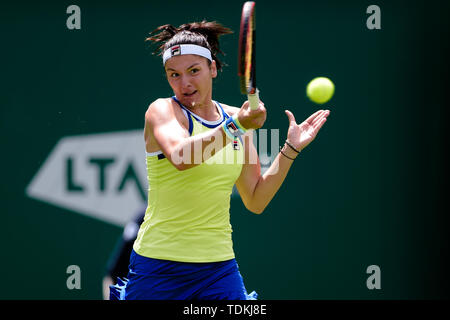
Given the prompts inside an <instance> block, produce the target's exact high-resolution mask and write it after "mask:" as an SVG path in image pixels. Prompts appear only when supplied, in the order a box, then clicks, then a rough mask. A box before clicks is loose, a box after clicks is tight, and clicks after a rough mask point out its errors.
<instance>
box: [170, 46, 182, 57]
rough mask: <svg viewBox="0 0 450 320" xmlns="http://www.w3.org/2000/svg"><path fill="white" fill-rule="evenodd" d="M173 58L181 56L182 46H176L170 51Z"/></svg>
mask: <svg viewBox="0 0 450 320" xmlns="http://www.w3.org/2000/svg"><path fill="white" fill-rule="evenodd" d="M170 53H171V56H172V57H173V56H178V55H180V54H181V47H180V46H174V47H172V48H171V49H170Z"/></svg>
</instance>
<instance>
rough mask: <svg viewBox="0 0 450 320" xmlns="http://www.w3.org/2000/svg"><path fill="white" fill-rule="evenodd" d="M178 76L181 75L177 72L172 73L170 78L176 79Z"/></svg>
mask: <svg viewBox="0 0 450 320" xmlns="http://www.w3.org/2000/svg"><path fill="white" fill-rule="evenodd" d="M178 76H179V74H178V73H176V72H172V73H171V74H170V75H169V77H171V78H176V77H178Z"/></svg>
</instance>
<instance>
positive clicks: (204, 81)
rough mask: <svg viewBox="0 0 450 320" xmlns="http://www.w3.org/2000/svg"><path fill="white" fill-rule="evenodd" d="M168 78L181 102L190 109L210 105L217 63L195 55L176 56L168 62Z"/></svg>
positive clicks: (166, 67) (166, 68)
mask: <svg viewBox="0 0 450 320" xmlns="http://www.w3.org/2000/svg"><path fill="white" fill-rule="evenodd" d="M165 70H166V76H167V80H168V81H169V84H170V86H171V87H172V90H173V92H174V93H175V95H176V96H177V98H178V100H180V102H181V103H182V104H183V105H185V106H188V107H195V106H196V105H198V106H201V105H209V104H210V102H211V98H212V79H213V78H215V77H216V76H217V68H216V63H215V61H213V62H212V63H211V65H209V64H208V59H206V58H204V57H201V56H197V55H194V54H186V55H181V56H175V57H172V58H170V59H169V60H167V62H166V66H165Z"/></svg>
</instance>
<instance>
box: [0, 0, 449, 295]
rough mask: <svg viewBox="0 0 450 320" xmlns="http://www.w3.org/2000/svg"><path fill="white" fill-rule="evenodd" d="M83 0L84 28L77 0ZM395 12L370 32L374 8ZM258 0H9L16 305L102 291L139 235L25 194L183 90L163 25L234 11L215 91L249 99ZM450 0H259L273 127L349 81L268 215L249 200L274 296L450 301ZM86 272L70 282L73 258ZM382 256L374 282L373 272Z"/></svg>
mask: <svg viewBox="0 0 450 320" xmlns="http://www.w3.org/2000/svg"><path fill="white" fill-rule="evenodd" d="M71 4H76V5H78V6H79V7H80V8H81V30H68V29H67V28H66V19H67V17H68V14H66V8H67V7H68V6H69V5H71ZM371 4H377V5H378V6H379V7H380V9H381V30H368V29H367V27H366V19H367V18H368V16H369V15H368V14H366V8H367V7H368V6H369V5H371ZM241 6H242V2H241V1H220V2H219V1H217V2H211V1H179V0H174V1H159V0H158V1H152V0H150V1H95V2H93V1H70V2H69V1H58V2H51V1H47V2H45V1H39V2H31V1H21V2H11V3H10V4H3V3H2V4H1V10H0V32H1V39H2V40H1V50H0V51H1V52H0V56H1V62H2V67H1V71H0V74H1V86H0V90H1V95H0V105H1V118H0V121H1V123H0V130H1V134H0V140H1V145H2V157H1V160H0V161H1V168H2V181H1V192H0V195H1V207H0V208H1V209H0V210H1V226H2V231H1V232H0V243H1V257H2V258H1V264H0V268H1V269H0V274H2V290H0V298H1V299H101V297H102V296H101V278H102V276H103V274H104V269H105V265H106V262H107V260H108V257H109V255H110V253H111V251H112V250H113V248H114V245H115V243H116V240H117V238H118V237H119V236H120V234H121V231H122V230H121V229H120V228H118V227H116V226H113V225H110V224H107V223H104V222H102V221H99V220H96V219H93V218H89V217H86V216H84V215H81V214H77V213H74V212H71V211H67V210H65V209H62V208H59V207H55V206H52V205H49V204H46V203H43V202H39V201H37V200H33V199H30V198H28V197H27V196H26V195H25V188H26V186H27V185H28V184H29V182H30V181H31V179H32V178H33V176H34V174H35V173H36V172H37V171H38V170H39V168H40V167H41V165H42V164H43V163H44V162H45V159H46V157H47V156H48V154H49V153H50V152H51V150H52V148H53V147H54V146H55V144H56V143H57V141H58V140H59V139H60V138H62V137H65V136H70V135H80V134H88V133H100V132H111V131H120V130H131V129H139V128H142V127H143V124H144V113H145V111H146V109H147V106H148V104H149V103H150V102H152V101H153V100H155V99H156V98H158V97H167V96H170V95H172V92H171V91H170V87H169V86H168V84H167V82H166V80H165V78H164V74H163V70H162V68H161V61H160V58H159V57H158V58H157V57H154V56H152V55H151V52H152V49H151V48H149V47H148V44H146V43H144V39H145V37H146V36H147V34H148V32H149V31H151V30H153V29H154V28H156V27H157V26H159V25H161V24H165V23H171V24H173V25H175V26H178V25H180V24H182V23H186V22H191V21H197V20H201V19H208V20H217V21H219V22H221V23H223V24H224V25H226V26H228V27H230V28H232V29H233V30H234V31H235V33H234V34H232V35H228V36H224V37H223V39H222V42H221V43H222V49H223V51H224V52H225V53H226V56H225V57H223V59H222V60H223V61H224V62H226V63H227V64H228V67H225V69H224V71H223V72H222V73H221V74H220V75H219V77H218V79H217V80H215V92H214V99H215V100H218V101H222V102H226V103H227V104H231V105H235V106H240V105H241V104H242V103H243V101H244V97H243V96H242V95H240V92H239V87H238V79H237V75H236V69H237V67H236V60H237V41H238V28H239V18H240V12H241ZM448 10H449V5H448V2H446V1H419V2H414V1H413V2H411V1H377V2H368V1H331V0H329V1H295V2H294V1H270V2H269V1H257V36H258V38H257V39H258V43H257V54H258V57H257V59H258V60H257V67H258V87H259V89H260V90H261V98H262V100H263V101H264V102H265V104H266V106H267V109H268V119H267V122H266V123H265V125H264V128H266V129H271V128H279V129H280V141H283V140H284V139H285V137H286V130H287V126H288V121H287V117H286V115H285V114H284V112H283V110H284V109H285V108H289V109H290V110H291V111H293V113H294V114H295V116H296V118H297V121H298V122H300V121H301V120H303V119H305V118H306V117H307V116H309V115H310V114H311V113H313V112H314V111H315V110H317V109H318V108H319V106H317V105H314V104H313V103H311V102H310V101H309V100H308V99H307V98H306V97H305V87H306V84H307V83H308V82H309V81H310V80H311V79H312V78H314V77H316V76H327V77H329V78H331V79H332V80H333V81H334V83H335V85H336V93H335V96H334V97H333V99H332V100H331V101H330V102H329V103H327V104H326V107H327V108H329V109H330V110H331V115H330V116H329V120H328V121H327V123H326V125H325V126H324V128H323V129H322V130H321V132H320V134H319V136H318V138H317V139H316V140H315V141H314V142H313V143H312V144H311V145H310V146H309V147H308V148H307V149H305V151H304V152H302V154H301V155H300V156H299V157H298V159H297V160H296V161H295V164H294V166H293V167H292V169H291V171H290V173H289V175H288V177H287V179H286V181H285V184H284V185H283V186H282V188H281V189H280V191H279V192H278V194H277V195H276V197H275V198H274V199H273V201H272V202H271V203H270V205H269V206H268V208H267V209H266V211H265V212H264V213H263V214H262V215H259V216H258V215H253V214H251V213H249V212H248V211H246V209H245V208H244V206H243V205H242V203H241V201H240V200H239V199H238V198H233V199H232V203H231V208H232V209H231V222H232V225H233V229H234V232H233V239H234V248H235V252H236V256H237V260H238V263H239V266H240V269H241V273H242V275H243V277H244V280H245V284H246V287H247V289H248V290H249V291H252V290H256V291H257V292H258V293H259V295H260V298H261V299H422V298H424V299H436V298H449V291H448V285H449V281H448V275H447V274H446V273H447V269H448V267H449V263H448V256H449V246H448V244H449V241H448V236H447V227H448V222H449V221H448V218H447V215H446V212H445V207H446V206H445V203H446V197H447V193H445V192H444V190H445V188H446V186H447V187H448V182H447V173H448V170H447V163H448V156H447V155H446V152H445V151H446V149H447V147H448V139H447V138H446V136H445V131H446V127H445V124H446V123H445V122H446V119H447V118H448V110H447V109H446V104H447V101H448V98H447V96H446V95H445V92H446V91H448V87H446V86H445V82H444V81H445V80H446V78H447V77H448V74H447V73H446V68H447V67H448V63H447V61H446V60H447V59H448V55H449V41H448V39H449V38H450V37H449V23H448V19H447V16H448V12H449V11H448ZM72 264H76V265H79V266H80V268H81V272H82V273H81V286H82V288H81V290H68V289H67V287H66V279H67V276H68V275H67V274H66V268H67V266H69V265H72ZM369 265H378V266H380V268H381V290H368V289H367V287H366V279H367V277H368V274H366V268H367V267H368V266H369Z"/></svg>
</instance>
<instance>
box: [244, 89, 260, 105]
mask: <svg viewBox="0 0 450 320" xmlns="http://www.w3.org/2000/svg"><path fill="white" fill-rule="evenodd" d="M247 99H248V103H249V104H250V108H251V109H252V110H256V109H258V107H259V90H258V89H256V92H255V93H253V94H248V95H247Z"/></svg>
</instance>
